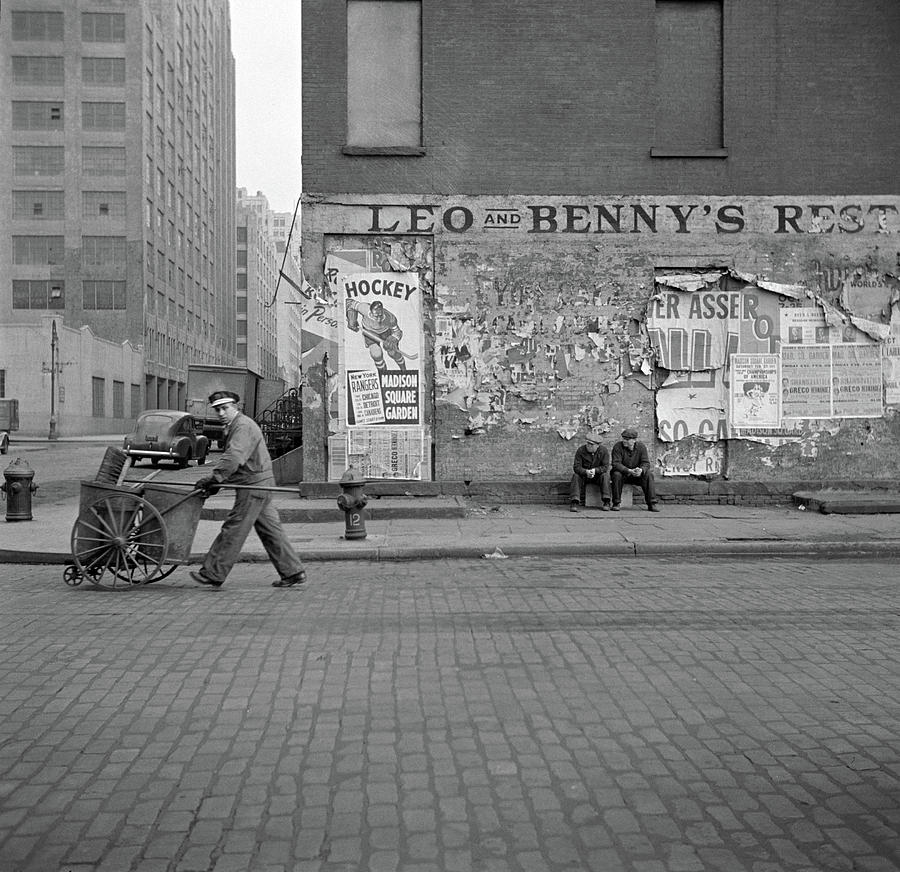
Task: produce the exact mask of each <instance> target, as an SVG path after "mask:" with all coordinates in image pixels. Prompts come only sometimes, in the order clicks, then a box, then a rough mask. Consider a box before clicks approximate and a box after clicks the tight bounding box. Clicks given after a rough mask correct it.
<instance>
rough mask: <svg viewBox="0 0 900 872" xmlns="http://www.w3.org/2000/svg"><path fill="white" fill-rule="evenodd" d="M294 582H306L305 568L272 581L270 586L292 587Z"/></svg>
mask: <svg viewBox="0 0 900 872" xmlns="http://www.w3.org/2000/svg"><path fill="white" fill-rule="evenodd" d="M295 584H306V570H305V569H301V570H300V571H299V572H295V573H294V574H293V575H286V576H285V577H284V578H279V579H278V581H273V582H272V587H293V586H294V585H295Z"/></svg>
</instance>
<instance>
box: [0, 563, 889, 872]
mask: <svg viewBox="0 0 900 872" xmlns="http://www.w3.org/2000/svg"><path fill="white" fill-rule="evenodd" d="M271 575H272V572H271V569H270V567H260V566H254V565H241V566H238V567H237V568H236V569H235V571H234V574H233V576H232V577H231V578H230V579H229V581H228V583H227V584H226V586H225V587H224V588H223V589H221V590H218V591H215V590H207V589H200V588H197V587H196V586H192V585H191V584H190V582H187V581H185V580H184V578H183V577H182V576H184V573H183V572H181V573H179V574H176V575H175V576H172V578H170V579H167V580H164V581H161V582H158V583H157V584H153V585H150V586H149V587H145V588H140V589H136V590H132V591H127V592H124V593H121V594H119V593H107V592H101V591H93V590H90V589H85V588H77V589H72V588H68V587H66V586H65V585H64V584H63V583H62V581H61V580H60V573H59V567H35V566H27V567H16V566H13V567H0V588H2V593H3V603H4V607H3V611H2V613H0V630H2V632H0V663H2V664H3V668H2V670H0V870H2V872H13V870H17V872H18V870H22V872H57V870H67V872H163V870H166V872H169V870H171V872H198V870H203V872H209V870H214V872H224V870H233V872H251V870H252V872H262V870H267V872H288V870H290V872H313V870H315V872H330V870H367V872H368V870H376V872H377V870H403V872H457V870H458V872H468V870H478V872H537V870H553V872H556V870H564V869H565V870H572V869H579V870H581V869H584V870H602V872H616V870H629V872H694V870H697V872H705V870H723V872H783V870H800V872H822V870H829V869H835V870H840V869H848V870H849V869H855V870H866V872H889V870H897V869H898V868H900V835H898V833H900V806H898V802H897V797H898V796H900V738H898V733H897V728H896V725H897V719H898V715H900V670H898V655H900V645H898V632H897V631H898V627H900V608H898V607H900V588H898V586H897V584H896V577H895V572H894V568H893V566H892V565H891V564H890V563H874V562H869V563H860V562H856V561H854V562H851V561H846V562H845V561H824V562H815V563H807V562H799V561H796V562H789V561H775V560H770V561H755V562H727V561H725V560H721V559H720V560H716V561H710V562H703V561H692V562H690V563H685V562H679V561H674V560H670V561H667V562H665V563H662V562H654V561H650V560H639V559H631V560H629V561H627V564H622V563H618V564H617V563H610V562H608V561H604V560H588V559H572V558H569V559H556V560H551V559H525V558H521V559H511V560H506V561H502V560H501V561H438V562H434V563H424V562H419V563H402V564H396V563H395V564H377V565H374V564H362V563H340V562H334V563H327V564H321V565H317V566H316V567H315V575H314V578H313V580H312V581H311V582H310V584H309V586H308V587H307V588H305V589H292V590H289V591H275V590H273V589H272V588H270V587H269V586H268V581H269V580H270V578H271Z"/></svg>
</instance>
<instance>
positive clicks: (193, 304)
mask: <svg viewBox="0 0 900 872" xmlns="http://www.w3.org/2000/svg"><path fill="white" fill-rule="evenodd" d="M3 19H4V23H3V26H2V27H0V59H2V63H0V94H2V95H3V96H2V99H0V129H3V130H4V132H5V136H4V148H5V149H6V151H5V154H4V157H3V160H0V191H2V192H3V193H2V196H3V200H4V201H5V202H6V203H7V208H4V209H2V210H0V277H2V279H0V325H22V326H26V325H28V326H33V325H39V324H43V325H45V327H44V330H43V332H47V330H48V329H49V327H47V324H49V323H50V322H52V320H53V319H50V320H49V321H48V320H47V319H46V318H43V317H42V316H46V315H47V314H48V313H50V314H56V315H58V321H59V323H60V326H61V327H62V326H65V327H66V328H71V329H74V330H79V329H80V328H81V327H82V326H87V327H88V328H90V335H91V336H93V337H96V338H97V340H98V341H99V340H103V341H104V342H105V343H113V344H124V343H127V344H128V347H129V348H130V349H131V351H130V352H129V353H130V354H138V355H140V357H141V364H140V366H139V367H138V369H139V370H142V372H143V375H142V376H141V378H140V379H139V380H138V382H137V383H134V381H133V377H132V375H131V374H129V376H128V380H127V384H125V385H124V396H125V400H124V402H120V401H119V399H118V397H119V396H120V393H121V391H122V388H120V387H117V385H118V384H119V383H120V382H121V377H122V376H121V366H118V367H117V366H116V365H115V363H114V360H115V357H114V356H113V355H110V354H109V353H108V351H102V353H96V354H93V353H90V352H89V351H86V350H85V349H86V348H88V346H86V345H85V342H84V341H83V340H79V341H78V342H72V343H70V347H71V352H72V354H76V353H77V355H81V356H76V357H75V358H73V359H67V360H64V361H61V367H60V371H59V373H58V378H57V379H56V382H57V388H58V393H59V396H58V398H57V399H58V403H57V412H58V417H59V431H60V433H62V434H69V435H71V434H73V433H75V432H90V431H93V432H115V431H116V430H119V431H121V430H123V429H124V428H126V427H127V426H128V422H129V420H130V419H131V418H133V417H134V416H135V415H136V414H137V413H138V412H140V411H141V410H142V408H144V407H153V406H163V407H175V408H179V407H182V405H183V402H184V385H185V377H186V367H187V365H188V364H189V363H192V362H198V363H223V364H233V363H235V362H236V360H237V358H236V352H237V346H236V337H235V334H234V329H235V324H236V320H235V303H234V300H235V266H234V264H235V260H234V240H235V216H234V183H235V145H234V141H235V129H234V125H235V121H234V61H233V58H232V55H231V37H230V19H229V6H228V0H178V2H176V0H104V2H103V3H96V2H87V0H68V2H65V3H63V2H56V3H48V2H46V0H15V2H12V3H9V4H4V9H3ZM26 335H28V336H29V337H30V338H29V341H30V342H34V341H35V337H34V333H33V331H31V332H26V331H22V332H18V333H17V331H15V330H11V331H7V332H6V333H5V341H4V343H3V345H2V346H0V371H4V370H5V379H4V380H5V391H6V395H7V396H18V398H19V399H20V410H21V420H22V429H23V431H28V430H33V431H38V432H39V431H40V429H42V428H43V427H44V426H45V423H44V422H45V421H46V419H47V416H48V414H49V407H50V397H49V386H50V379H49V377H48V375H47V373H46V372H43V373H42V371H41V360H42V356H43V357H46V358H47V359H49V342H50V340H49V333H47V336H46V339H45V340H44V341H43V343H40V344H43V345H44V346H46V348H47V349H48V350H47V351H46V352H45V351H44V350H43V349H42V348H41V349H34V350H33V354H32V355H31V359H32V360H33V361H34V366H22V365H21V364H17V365H15V366H11V364H10V361H11V360H13V359H15V360H21V359H22V358H21V355H18V354H17V349H16V348H14V347H12V345H14V344H15V343H16V342H17V341H18V340H17V339H16V337H17V336H20V337H24V336H26ZM38 335H43V333H41V332H39V334H38ZM10 343H12V345H11V344H10ZM130 372H131V368H130V367H129V373H130ZM76 378H78V379H81V378H90V379H92V380H93V382H92V383H93V385H94V388H93V390H94V404H93V408H92V409H89V410H88V411H87V412H85V410H84V409H83V407H81V408H77V409H76V408H74V404H73V403H72V401H71V399H70V398H71V397H72V396H73V392H72V391H71V390H70V391H69V392H68V397H67V392H66V388H67V386H71V384H72V383H73V381H72V380H73V379H76Z"/></svg>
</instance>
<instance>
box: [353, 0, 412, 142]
mask: <svg viewBox="0 0 900 872" xmlns="http://www.w3.org/2000/svg"><path fill="white" fill-rule="evenodd" d="M421 6H422V4H421V2H419V0H348V2H347V146H346V148H345V151H348V152H349V153H351V154H352V153H358V151H359V150H362V151H363V152H367V151H368V152H371V151H372V150H373V149H376V150H377V149H387V150H388V151H390V152H392V153H399V154H404V153H407V154H421V153H422V151H423V150H422V148H421V143H422V9H421ZM386 45H389V46H390V47H391V49H390V55H391V62H390V63H384V62H383V55H382V52H383V49H384V46H386ZM375 153H377V151H376V152H375Z"/></svg>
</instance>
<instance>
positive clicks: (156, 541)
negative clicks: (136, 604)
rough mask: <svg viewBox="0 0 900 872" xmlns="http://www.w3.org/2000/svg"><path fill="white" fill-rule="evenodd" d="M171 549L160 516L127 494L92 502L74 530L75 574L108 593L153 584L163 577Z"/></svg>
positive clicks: (118, 494)
mask: <svg viewBox="0 0 900 872" xmlns="http://www.w3.org/2000/svg"><path fill="white" fill-rule="evenodd" d="M168 547H169V543H168V538H167V536H166V528H165V524H164V523H163V519H162V516H161V515H160V513H159V512H158V511H157V510H156V509H155V508H154V507H153V506H152V505H150V503H148V502H147V501H146V500H144V499H142V498H141V497H139V496H136V495H134V494H129V493H118V492H117V493H113V494H109V495H108V496H103V497H100V499H98V500H94V502H92V503H91V504H90V505H88V506H87V508H86V509H83V510H82V512H81V514H80V515H79V516H78V519H77V520H76V521H75V526H74V527H73V528H72V556H73V557H74V558H75V566H76V568H77V570H78V571H79V572H80V573H81V574H82V575H83V576H85V577H86V578H88V579H89V580H90V582H91V583H92V584H93V585H94V586H95V587H99V588H102V589H104V590H121V589H123V588H128V587H133V586H134V585H136V584H146V583H147V582H149V581H150V580H151V579H153V578H154V577H155V576H156V575H157V574H158V573H159V572H160V571H161V566H162V563H163V561H164V560H165V557H166V551H167V550H168Z"/></svg>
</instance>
